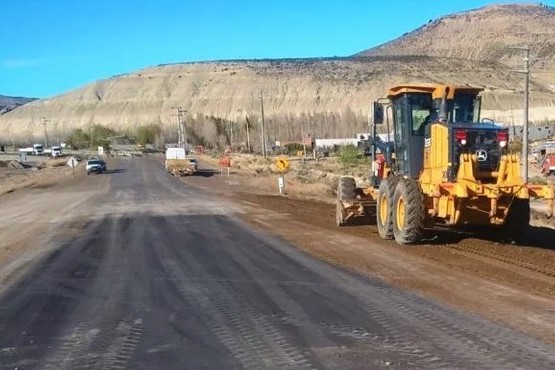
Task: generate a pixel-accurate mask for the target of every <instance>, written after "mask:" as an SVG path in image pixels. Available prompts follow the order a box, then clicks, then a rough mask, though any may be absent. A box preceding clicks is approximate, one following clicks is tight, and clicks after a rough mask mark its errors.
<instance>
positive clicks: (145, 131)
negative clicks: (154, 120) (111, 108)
mask: <svg viewBox="0 0 555 370" xmlns="http://www.w3.org/2000/svg"><path fill="white" fill-rule="evenodd" d="M160 135H162V127H161V126H160V125H157V124H150V125H144V126H139V127H138V128H137V133H136V135H135V142H136V143H137V144H140V145H146V144H155V143H156V141H157V138H158V141H159V142H160Z"/></svg>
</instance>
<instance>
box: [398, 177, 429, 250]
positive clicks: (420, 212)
mask: <svg viewBox="0 0 555 370" xmlns="http://www.w3.org/2000/svg"><path fill="white" fill-rule="evenodd" d="M392 216H393V217H392V219H393V236H394V237H395V241H396V242H397V243H398V244H413V243H417V242H419V241H420V240H421V239H422V236H423V234H424V219H425V217H426V213H425V204H424V195H423V194H422V190H421V189H420V185H419V184H418V182H417V181H416V180H413V179H401V180H400V181H399V183H398V184H397V186H396V188H395V194H394V196H393V212H392Z"/></svg>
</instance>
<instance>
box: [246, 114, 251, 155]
mask: <svg viewBox="0 0 555 370" xmlns="http://www.w3.org/2000/svg"><path fill="white" fill-rule="evenodd" d="M245 126H246V127H245V128H246V129H247V151H248V152H249V154H250V152H251V135H250V131H251V129H250V123H249V120H248V118H246V119H245Z"/></svg>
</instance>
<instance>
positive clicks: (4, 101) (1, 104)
mask: <svg viewBox="0 0 555 370" xmlns="http://www.w3.org/2000/svg"><path fill="white" fill-rule="evenodd" d="M35 100H37V99H35V98H22V97H15V96H4V95H0V115H2V114H4V113H7V112H9V111H11V110H13V109H15V108H17V107H20V106H22V105H24V104H27V103H29V102H32V101H35Z"/></svg>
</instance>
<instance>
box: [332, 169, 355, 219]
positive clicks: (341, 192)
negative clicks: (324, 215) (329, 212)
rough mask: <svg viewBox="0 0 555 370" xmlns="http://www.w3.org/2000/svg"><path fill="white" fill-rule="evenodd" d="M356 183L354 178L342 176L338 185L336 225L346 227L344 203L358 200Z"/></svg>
mask: <svg viewBox="0 0 555 370" xmlns="http://www.w3.org/2000/svg"><path fill="white" fill-rule="evenodd" d="M356 188H357V186H356V182H355V179H354V177H350V176H342V177H340V178H339V183H338V185H337V202H336V205H335V223H336V225H337V226H338V227H339V226H343V225H345V211H344V207H343V202H349V201H352V200H353V199H355V198H356Z"/></svg>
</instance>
